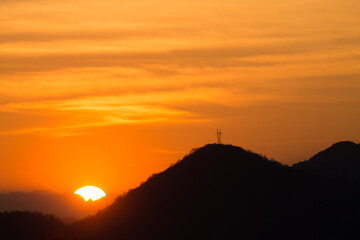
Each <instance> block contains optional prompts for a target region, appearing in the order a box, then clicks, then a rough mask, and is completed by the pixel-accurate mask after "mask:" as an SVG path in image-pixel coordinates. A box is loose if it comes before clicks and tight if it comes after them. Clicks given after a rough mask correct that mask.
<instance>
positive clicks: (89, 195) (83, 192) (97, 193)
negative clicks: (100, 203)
mask: <svg viewBox="0 0 360 240" xmlns="http://www.w3.org/2000/svg"><path fill="white" fill-rule="evenodd" d="M74 194H78V195H80V196H81V197H83V198H84V199H85V201H88V200H89V199H91V200H93V201H96V200H98V199H100V198H102V197H105V196H106V194H105V193H104V191H103V190H101V189H100V188H98V187H94V186H85V187H82V188H79V189H78V190H76V191H75V192H74Z"/></svg>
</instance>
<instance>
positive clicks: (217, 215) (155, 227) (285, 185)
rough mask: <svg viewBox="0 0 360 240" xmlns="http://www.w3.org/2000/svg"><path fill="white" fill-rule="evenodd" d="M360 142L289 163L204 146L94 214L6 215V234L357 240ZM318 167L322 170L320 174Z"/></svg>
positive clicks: (2, 219)
mask: <svg viewBox="0 0 360 240" xmlns="http://www.w3.org/2000/svg"><path fill="white" fill-rule="evenodd" d="M358 146H359V145H357V144H354V143H350V142H343V143H338V144H335V145H333V146H332V147H331V148H329V149H327V150H325V151H323V152H321V153H319V154H317V155H315V156H314V157H313V158H311V159H309V161H305V162H303V163H299V164H297V165H294V166H293V167H289V166H284V165H282V164H280V163H278V162H275V161H270V160H268V159H267V158H265V157H263V156H260V155H258V154H255V153H253V152H250V151H246V150H244V149H242V148H240V147H235V146H231V145H219V144H210V145H206V146H204V147H202V148H199V149H196V150H194V151H192V152H191V153H190V154H189V155H187V156H185V157H184V158H183V159H182V160H181V161H179V162H177V163H176V164H174V165H173V166H171V167H169V168H168V169H167V170H165V171H164V172H162V173H159V174H155V175H153V176H152V177H150V178H149V179H148V180H147V181H146V182H145V183H143V184H142V185H140V186H139V187H138V188H136V189H133V190H130V191H129V192H128V193H127V194H126V195H123V196H120V197H118V198H117V199H116V200H115V202H114V203H113V204H112V205H110V206H109V207H107V208H105V209H103V210H101V211H99V212H98V213H97V214H96V215H94V216H90V217H87V218H85V219H83V220H81V221H79V222H75V223H74V224H72V225H69V226H64V225H58V223H57V222H56V221H54V219H52V218H50V217H49V216H43V217H42V218H41V217H40V218H39V216H38V215H36V216H34V217H31V215H30V217H29V214H28V213H8V214H5V215H4V214H3V215H1V214H0V234H2V235H0V237H5V238H4V239H24V236H27V237H26V239H28V240H31V239H37V240H42V239H47V240H48V239H53V240H55V239H57V240H65V239H67V240H80V239H84V240H103V239H106V240H115V239H122V240H138V239H159V240H165V239H172V240H180V239H181V240H182V239H194V240H195V239H196V240H197V239H259V240H260V239H277V240H278V239H299V240H300V239H302V240H303V239H307V240H309V239H310V240H312V239H317V240H318V239H326V240H328V239H358V238H359V237H360V232H359V231H358V226H359V224H360V204H359V203H360V182H359V181H358V180H357V175H356V174H353V173H354V172H356V171H354V170H353V169H352V170H348V171H346V167H345V166H344V165H348V168H356V167H357V166H358V165H357V162H356V161H360V159H359V157H358V156H359V155H357V154H358V152H357V151H358V150H354V149H356V148H357V149H358ZM350 152H351V153H350ZM350 158H351V159H350ZM328 162H331V163H328ZM332 162H334V163H335V162H337V163H336V164H337V165H336V164H335V165H331V164H332ZM339 162H340V163H339ZM315 163H316V164H315ZM320 163H321V164H320ZM328 164H330V165H331V166H332V167H333V168H337V167H336V166H340V165H341V166H343V167H342V171H340V172H334V171H332V170H330V169H332V168H329V167H328ZM301 165H303V166H306V168H305V167H300V166H301ZM320 165H323V168H322V169H323V170H322V171H320V172H319V169H321V167H318V166H320ZM315 166H316V167H315ZM312 169H316V171H314V170H312ZM349 173H351V174H349ZM349 176H350V177H349ZM32 218H36V219H38V221H37V223H38V224H33V223H32V221H31V219H32ZM9 219H11V220H13V222H12V223H13V225H14V224H15V225H16V223H17V222H21V223H22V225H20V226H27V228H29V226H33V228H31V230H32V232H34V229H35V230H36V231H35V233H36V236H37V237H36V238H31V236H32V235H31V233H29V234H27V235H26V231H30V230H29V229H27V228H26V227H19V228H21V229H18V230H17V231H16V230H14V229H16V226H13V229H12V228H11V227H9V226H12V225H11V224H10V225H9V222H11V221H9ZM14 219H17V220H16V221H15V220H14ZM44 222H45V223H44ZM6 224H7V225H6ZM5 225H6V226H8V227H4V226H5ZM47 225H49V228H47V227H46V226H47ZM44 231H46V234H44ZM42 233H43V235H41V234H42ZM41 236H46V238H45V237H44V238H42V237H41Z"/></svg>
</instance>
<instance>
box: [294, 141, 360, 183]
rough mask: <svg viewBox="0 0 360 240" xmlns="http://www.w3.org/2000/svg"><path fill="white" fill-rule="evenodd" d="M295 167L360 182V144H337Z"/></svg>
mask: <svg viewBox="0 0 360 240" xmlns="http://www.w3.org/2000/svg"><path fill="white" fill-rule="evenodd" d="M293 167H294V168H297V169H301V170H304V171H307V172H309V173H313V174H319V175H324V176H343V177H351V178H355V179H358V180H360V144H356V143H353V142H348V141H347V142H339V143H336V144H334V145H332V146H331V147H330V148H328V149H326V150H324V151H321V152H319V153H317V154H316V155H314V156H313V157H312V158H310V159H309V160H307V161H303V162H299V163H296V164H294V165H293Z"/></svg>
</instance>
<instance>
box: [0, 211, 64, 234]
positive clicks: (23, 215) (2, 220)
mask: <svg viewBox="0 0 360 240" xmlns="http://www.w3.org/2000/svg"><path fill="white" fill-rule="evenodd" d="M63 230H64V224H63V223H62V222H61V221H60V219H58V218H56V217H54V216H52V215H45V214H42V213H37V212H27V211H26V212H25V211H13V212H0V239H1V240H49V239H52V240H56V239H59V240H62V239H64V238H63V237H62V233H63Z"/></svg>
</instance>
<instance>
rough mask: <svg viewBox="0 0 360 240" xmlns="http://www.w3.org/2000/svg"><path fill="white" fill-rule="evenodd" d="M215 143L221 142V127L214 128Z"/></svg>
mask: <svg viewBox="0 0 360 240" xmlns="http://www.w3.org/2000/svg"><path fill="white" fill-rule="evenodd" d="M216 135H217V144H221V129H216Z"/></svg>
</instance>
